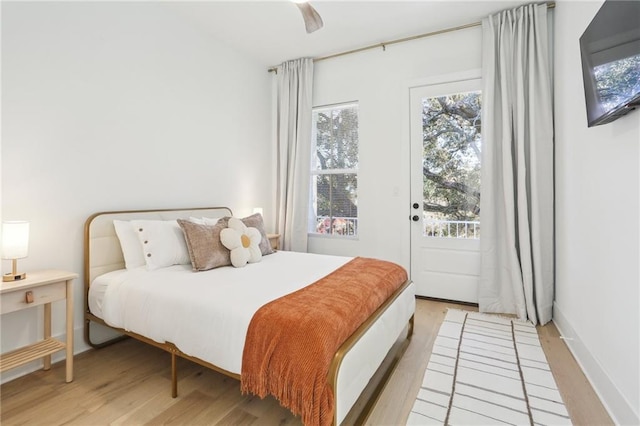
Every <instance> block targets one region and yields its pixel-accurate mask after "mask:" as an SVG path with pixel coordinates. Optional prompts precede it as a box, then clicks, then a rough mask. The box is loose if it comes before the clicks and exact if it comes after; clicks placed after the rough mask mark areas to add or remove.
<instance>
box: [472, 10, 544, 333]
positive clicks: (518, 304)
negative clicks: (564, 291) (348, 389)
mask: <svg viewBox="0 0 640 426" xmlns="http://www.w3.org/2000/svg"><path fill="white" fill-rule="evenodd" d="M482 30H483V34H482V37H483V56H482V72H483V86H484V87H483V93H482V96H483V105H482V109H483V112H482V140H483V151H482V200H481V211H482V237H481V239H480V245H481V253H482V267H481V275H480V285H479V290H478V303H479V307H480V311H483V312H500V313H510V314H516V315H517V316H518V318H522V319H525V318H526V319H529V320H530V321H532V322H533V323H534V324H545V323H547V322H548V321H550V320H551V316H552V305H553V298H554V244H553V238H554V220H553V216H554V203H553V199H554V195H553V110H552V107H553V96H552V87H551V63H550V58H549V38H550V36H549V32H548V25H547V6H546V4H542V5H527V6H522V7H519V8H517V9H513V10H506V11H503V12H500V13H498V14H495V15H491V16H489V17H487V18H485V19H484V20H483V22H482Z"/></svg>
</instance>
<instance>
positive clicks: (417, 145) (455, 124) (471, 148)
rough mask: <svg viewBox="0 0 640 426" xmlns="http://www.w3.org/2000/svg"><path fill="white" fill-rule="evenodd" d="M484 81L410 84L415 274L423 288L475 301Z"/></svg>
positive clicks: (433, 294) (443, 296)
mask: <svg viewBox="0 0 640 426" xmlns="http://www.w3.org/2000/svg"><path fill="white" fill-rule="evenodd" d="M480 88H481V81H480V79H470V80H462V81H455V82H451V83H445V84H436V85H428V86H420V87H414V88H411V89H410V102H411V107H410V113H411V117H410V125H411V216H410V220H411V279H412V280H413V282H414V283H415V284H416V292H417V294H418V295H421V296H426V297H433V298H438V299H447V300H454V301H461V302H471V303H477V301H478V297H477V286H478V277H479V273H480V251H479V246H480V240H479V238H480V207H479V206H480V152H481V125H482V122H481V114H480V108H481V93H480Z"/></svg>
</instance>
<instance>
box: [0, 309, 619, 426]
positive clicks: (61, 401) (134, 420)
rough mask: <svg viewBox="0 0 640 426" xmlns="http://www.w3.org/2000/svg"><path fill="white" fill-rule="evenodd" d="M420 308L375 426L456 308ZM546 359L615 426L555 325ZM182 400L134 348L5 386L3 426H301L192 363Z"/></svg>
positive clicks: (398, 414)
mask: <svg viewBox="0 0 640 426" xmlns="http://www.w3.org/2000/svg"><path fill="white" fill-rule="evenodd" d="M449 307H451V308H457V309H469V310H475V309H473V308H471V307H468V306H462V305H455V304H451V303H443V302H436V301H428V300H418V301H417V311H416V318H415V333H414V336H413V339H412V341H411V344H410V345H409V347H408V348H407V351H406V352H405V355H404V356H403V358H402V359H401V360H400V362H399V363H398V366H397V368H396V370H395V371H394V373H393V375H392V376H391V378H390V379H389V382H388V384H387V386H386V388H385V390H384V392H383V393H382V395H381V396H380V398H379V400H378V402H377V404H376V406H375V408H374V409H373V411H372V413H371V415H370V416H369V418H368V420H367V424H370V425H400V424H405V422H406V419H407V416H408V415H409V411H410V410H411V406H412V405H413V399H414V398H415V395H416V394H417V392H418V388H419V387H420V383H421V381H422V376H423V374H424V370H425V369H426V366H427V361H428V355H429V354H430V353H431V348H432V346H433V341H434V339H435V337H436V335H437V333H438V329H439V327H440V324H441V323H442V320H443V318H444V314H445V312H446V309H447V308H449ZM538 332H539V335H540V340H541V343H542V346H543V348H544V351H545V353H546V355H547V359H548V361H549V364H550V365H551V369H552V371H553V374H554V377H555V379H556V381H557V383H558V387H559V389H560V393H561V394H562V397H563V399H564V401H565V403H566V405H567V409H568V411H569V414H570V415H571V419H572V421H573V423H574V424H576V425H608V424H613V423H612V421H611V419H610V418H609V416H608V415H607V413H606V411H605V410H604V408H603V407H602V404H601V403H600V401H599V400H598V398H597V397H596V395H595V393H594V391H593V389H592V388H591V386H590V385H589V383H588V381H587V380H586V378H585V377H584V375H583V374H582V372H581V371H580V368H579V367H578V365H577V364H576V362H575V360H574V359H573V357H572V356H571V354H570V353H569V351H568V349H567V348H566V346H565V344H564V342H563V341H562V340H560V339H559V335H558V331H557V329H556V328H555V326H554V325H553V324H549V325H547V326H545V327H539V328H538ZM178 368H179V370H178V372H179V378H180V379H179V384H178V386H179V387H178V392H179V396H178V398H176V399H172V398H171V396H170V365H169V355H168V354H166V353H165V352H163V351H161V350H159V349H156V348H153V347H150V346H148V345H145V344H143V343H139V342H137V341H135V340H133V339H127V340H125V341H123V342H120V343H117V344H115V345H112V346H109V347H107V348H105V349H101V350H92V351H89V352H85V353H83V354H81V355H79V356H77V357H76V360H75V380H74V381H73V382H72V383H68V384H65V383H64V363H58V364H56V365H54V366H53V368H52V369H51V371H48V372H45V371H38V372H35V373H32V374H29V375H27V376H24V377H21V378H19V379H16V380H14V381H11V382H9V383H6V384H4V385H2V387H0V392H1V397H0V423H2V425H3V426H8V425H55V424H73V425H105V424H114V425H116V424H124V425H137V424H150V425H157V424H188V425H199V424H202V425H205V424H206V425H214V424H219V425H227V424H233V425H299V424H300V421H299V419H297V418H295V417H294V416H292V415H291V414H290V413H289V412H288V411H287V410H286V409H284V408H282V407H280V406H279V405H278V403H277V401H275V400H274V399H272V398H266V399H265V400H260V399H259V398H257V397H250V396H246V395H244V396H243V395H241V393H240V385H239V382H238V381H236V380H233V379H230V378H228V377H226V376H223V375H221V374H219V373H215V372H213V371H210V370H207V369H205V368H203V367H200V366H198V365H196V364H193V363H190V362H188V361H184V360H179V363H178Z"/></svg>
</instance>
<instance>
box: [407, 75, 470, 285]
mask: <svg viewBox="0 0 640 426" xmlns="http://www.w3.org/2000/svg"><path fill="white" fill-rule="evenodd" d="M481 78H482V70H481V69H479V68H476V69H472V70H468V71H462V72H455V73H450V74H442V75H437V76H432V77H427V78H422V79H416V80H411V81H408V82H407V84H406V89H405V90H404V94H403V97H404V99H403V103H404V107H403V128H404V131H403V140H404V142H405V143H404V144H403V149H404V150H406V151H405V152H403V157H404V158H406V163H405V164H406V168H405V170H406V171H405V173H406V175H405V176H407V178H408V183H409V186H408V191H407V194H406V198H405V203H406V204H405V205H406V209H407V210H406V212H407V216H406V217H407V218H408V220H407V222H408V225H407V227H406V228H405V229H406V234H405V235H406V237H405V238H404V239H403V240H404V241H405V243H404V244H403V245H404V246H405V247H406V250H407V251H406V254H405V256H406V257H405V256H403V257H405V258H406V259H407V260H406V265H407V271H408V273H409V278H410V279H411V278H412V277H411V275H412V271H413V267H414V266H415V265H414V262H415V261H414V256H413V244H414V237H413V233H412V229H413V227H414V225H415V224H414V223H413V221H411V216H412V215H413V214H414V212H415V210H414V209H413V208H412V206H411V204H412V203H413V200H414V194H413V193H414V191H415V190H416V188H414V185H413V178H412V158H413V155H412V146H411V140H412V129H411V122H412V120H411V113H412V107H411V92H412V90H413V89H418V88H420V87H424V86H436V85H445V84H459V83H461V82H465V81H472V80H480V81H481ZM480 86H482V83H480ZM480 88H481V87H480ZM420 211H422V210H420ZM419 222H420V224H421V226H424V225H423V221H422V218H421V219H420V221H419ZM476 241H477V240H476ZM457 243H458V242H457V241H445V242H444V243H443V245H444V246H445V247H451V248H453V247H458V246H459V245H458V244H457Z"/></svg>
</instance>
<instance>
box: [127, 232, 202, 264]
mask: <svg viewBox="0 0 640 426" xmlns="http://www.w3.org/2000/svg"><path fill="white" fill-rule="evenodd" d="M131 226H132V227H133V230H134V232H135V233H136V234H137V236H138V240H139V242H140V244H141V245H142V252H143V256H144V261H145V263H146V264H147V269H148V270H154V269H158V268H165V267H167V266H171V265H187V264H189V265H190V264H191V258H190V257H189V250H188V249H187V243H186V241H185V239H184V234H183V233H182V229H181V228H180V225H178V221H176V220H132V221H131Z"/></svg>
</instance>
